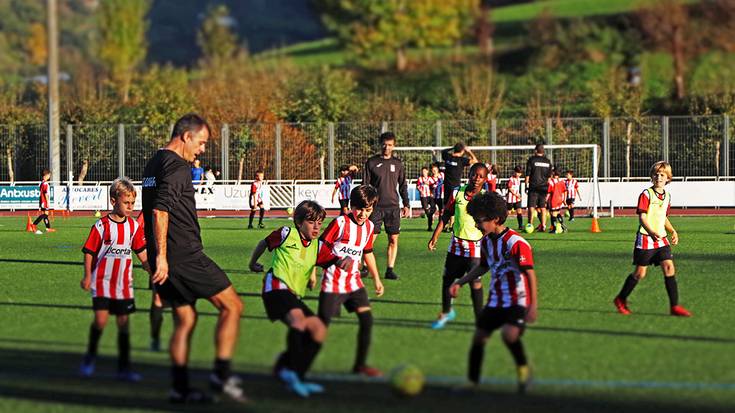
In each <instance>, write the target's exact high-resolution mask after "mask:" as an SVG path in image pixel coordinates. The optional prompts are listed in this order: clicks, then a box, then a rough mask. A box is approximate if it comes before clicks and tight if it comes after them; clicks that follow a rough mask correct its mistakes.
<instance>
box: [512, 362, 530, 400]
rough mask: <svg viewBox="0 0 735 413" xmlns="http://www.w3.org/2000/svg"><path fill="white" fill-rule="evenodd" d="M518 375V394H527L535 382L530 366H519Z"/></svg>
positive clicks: (517, 368)
mask: <svg viewBox="0 0 735 413" xmlns="http://www.w3.org/2000/svg"><path fill="white" fill-rule="evenodd" d="M516 374H517V376H518V394H526V392H527V391H528V389H529V387H531V382H532V381H533V377H532V375H531V369H530V368H529V367H528V366H518V367H516Z"/></svg>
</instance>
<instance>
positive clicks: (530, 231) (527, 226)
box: [526, 224, 533, 234]
mask: <svg viewBox="0 0 735 413" xmlns="http://www.w3.org/2000/svg"><path fill="white" fill-rule="evenodd" d="M532 232H533V224H526V233H527V234H530V233H532Z"/></svg>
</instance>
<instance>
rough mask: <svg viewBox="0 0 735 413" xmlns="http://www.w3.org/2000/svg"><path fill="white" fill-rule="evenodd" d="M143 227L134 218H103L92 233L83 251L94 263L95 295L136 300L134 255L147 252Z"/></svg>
mask: <svg viewBox="0 0 735 413" xmlns="http://www.w3.org/2000/svg"><path fill="white" fill-rule="evenodd" d="M145 247H146V241H145V232H144V231H143V226H142V225H140V224H138V222H137V221H136V220H134V219H131V218H129V217H128V218H126V219H125V220H124V221H123V222H115V221H113V220H112V219H110V216H109V215H107V216H105V217H102V218H100V219H99V220H98V221H97V222H96V223H95V224H94V225H93V226H92V230H91V231H90V232H89V237H87V241H86V242H85V243H84V247H83V248H82V251H83V252H84V253H85V254H90V255H91V256H92V257H93V258H94V259H93V261H92V284H91V285H92V296H93V297H107V298H110V299H113V300H128V299H132V298H133V255H132V252H135V253H136V254H138V253H140V252H142V251H144V250H145Z"/></svg>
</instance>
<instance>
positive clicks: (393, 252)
mask: <svg viewBox="0 0 735 413" xmlns="http://www.w3.org/2000/svg"><path fill="white" fill-rule="evenodd" d="M380 146H381V153H380V154H378V155H375V156H372V157H370V158H368V160H367V162H365V168H364V170H363V180H362V181H363V183H364V184H368V185H371V186H373V187H375V188H376V189H377V190H378V196H379V198H378V204H377V205H376V206H375V209H374V210H373V213H372V215H370V221H372V222H373V224H375V235H373V238H375V236H377V234H380V227H381V225H382V224H383V223H385V232H386V233H387V234H388V254H387V255H388V265H387V266H386V269H385V278H386V279H388V280H397V279H398V275H396V273H395V272H394V271H393V267H394V266H395V264H396V257H397V256H398V234H399V233H400V232H401V218H402V217H403V218H407V217H408V214H409V210H408V202H409V201H408V184H407V183H406V172H405V170H404V169H403V162H402V161H401V160H400V159H398V158H394V157H393V148H395V147H396V136H395V135H394V134H393V132H385V133H383V134H381V135H380ZM396 188H398V191H396ZM399 193H400V195H401V200H402V201H403V208H400V205H399V203H398V194H399Z"/></svg>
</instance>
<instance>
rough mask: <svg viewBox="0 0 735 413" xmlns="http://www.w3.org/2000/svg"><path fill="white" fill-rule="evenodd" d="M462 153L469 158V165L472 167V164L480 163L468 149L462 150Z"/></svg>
mask: <svg viewBox="0 0 735 413" xmlns="http://www.w3.org/2000/svg"><path fill="white" fill-rule="evenodd" d="M464 151H465V153H466V154H467V156H469V158H470V165H474V164H476V163H478V162H480V161H478V160H477V156H475V154H474V153H472V151H471V150H470V148H464Z"/></svg>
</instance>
